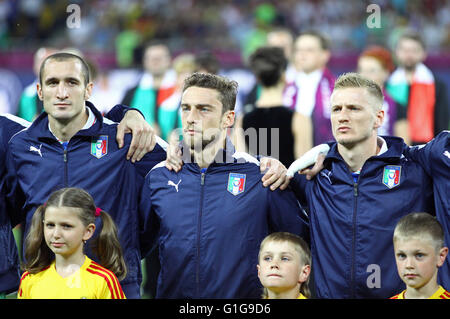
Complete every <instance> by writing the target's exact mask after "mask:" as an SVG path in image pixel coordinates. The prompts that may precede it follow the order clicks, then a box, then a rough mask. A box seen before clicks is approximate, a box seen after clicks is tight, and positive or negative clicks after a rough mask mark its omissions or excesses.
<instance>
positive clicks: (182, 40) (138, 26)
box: [0, 0, 450, 114]
mask: <svg viewBox="0 0 450 319" xmlns="http://www.w3.org/2000/svg"><path fill="white" fill-rule="evenodd" d="M70 4H76V5H78V6H79V8H80V13H81V20H80V27H78V28H69V27H68V18H69V17H70V15H71V14H72V12H71V11H69V12H68V6H69V5H70ZM370 4H377V5H378V6H379V8H380V9H381V10H380V17H381V23H380V27H379V28H369V27H368V26H367V18H368V17H369V15H370V14H371V13H372V12H368V11H367V7H368V6H369V5H370ZM279 27H282V28H286V29H288V30H290V31H291V32H292V34H293V35H294V37H295V36H296V35H297V34H299V33H300V32H303V31H305V30H310V29H313V30H317V31H319V32H321V33H323V34H325V35H326V36H327V37H328V38H329V39H330V40H331V42H330V51H331V58H330V60H329V63H328V68H329V69H330V70H331V71H332V72H333V73H334V74H335V75H339V74H341V73H342V72H348V71H354V70H356V67H357V58H358V56H359V54H360V53H361V52H362V51H363V50H364V49H365V48H367V47H368V46H370V45H373V44H377V45H381V46H384V47H385V48H387V49H389V50H392V49H393V48H394V45H395V42H396V40H397V39H398V36H399V35H400V34H401V32H403V31H404V30H406V29H414V30H417V31H419V32H420V34H421V35H422V37H423V39H424V41H425V44H426V48H427V53H428V55H427V59H426V65H427V66H428V67H429V68H430V69H431V70H432V71H433V72H434V73H435V74H436V75H438V76H439V77H440V78H441V79H442V80H443V81H444V83H446V85H447V87H450V1H448V0H370V1H365V0H345V1H343V0H276V1H275V0H272V1H260V0H221V1H206V0H127V1H122V0H89V1H87V0H70V1H69V0H0V75H1V77H0V105H1V106H0V112H10V113H14V114H17V113H18V112H19V110H18V105H19V101H20V96H21V94H22V92H23V91H24V90H25V89H26V88H27V86H29V85H30V84H32V83H33V81H35V78H36V74H35V73H36V71H33V59H34V55H35V53H36V52H37V50H38V49H39V48H42V47H47V48H48V47H50V48H57V49H62V48H72V49H76V50H78V52H81V54H83V55H84V57H86V59H88V60H89V62H90V63H91V65H92V68H93V73H94V76H95V79H96V84H97V86H101V87H102V88H103V94H100V95H98V97H99V98H101V99H103V100H102V102H100V104H101V105H98V107H99V108H100V109H101V110H102V111H106V110H107V109H108V108H110V107H112V106H113V104H115V103H119V102H121V101H123V99H124V97H125V95H126V93H127V90H129V89H130V88H133V87H134V86H136V85H137V83H138V82H139V80H140V78H141V75H142V70H143V65H142V61H143V53H144V48H145V46H146V45H147V44H148V43H151V42H152V41H159V42H161V43H164V44H165V45H167V47H168V48H169V49H170V59H171V61H173V59H174V58H176V57H177V56H179V55H181V54H183V53H190V54H194V55H197V56H198V55H199V54H204V53H205V52H208V53H210V54H212V56H213V57H214V58H215V59H217V64H218V68H219V71H218V72H219V73H221V74H225V75H228V76H230V77H232V78H234V79H236V80H237V81H238V82H239V85H240V91H239V99H238V102H237V107H238V111H239V110H241V109H242V104H244V103H245V100H246V96H247V95H248V94H249V93H250V91H251V89H252V88H253V87H254V83H255V78H254V76H253V74H252V73H251V72H250V70H249V68H248V57H249V55H250V54H251V53H252V52H253V51H254V50H255V49H256V48H258V47H260V46H262V45H264V44H265V43H266V41H267V34H268V32H270V31H271V30H274V29H275V28H279ZM394 58H395V57H394ZM97 101H98V100H97ZM97 103H98V102H97Z"/></svg>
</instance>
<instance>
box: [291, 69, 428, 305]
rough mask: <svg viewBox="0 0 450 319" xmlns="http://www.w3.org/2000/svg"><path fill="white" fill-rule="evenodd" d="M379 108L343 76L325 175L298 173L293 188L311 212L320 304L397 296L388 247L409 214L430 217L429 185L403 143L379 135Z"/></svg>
mask: <svg viewBox="0 0 450 319" xmlns="http://www.w3.org/2000/svg"><path fill="white" fill-rule="evenodd" d="M382 104H383V94H382V91H381V89H380V88H379V86H378V85H377V84H375V83H374V82H373V81H370V80H368V79H365V78H364V77H362V76H360V75H358V74H355V73H348V74H344V75H341V76H340V77H339V78H338V80H337V81H336V83H335V87H334V90H333V94H332V96H331V125H332V130H333V136H334V138H335V139H336V142H333V143H330V144H329V145H331V146H330V150H329V152H328V155H327V156H326V158H325V160H324V163H323V166H324V168H323V169H322V170H321V171H320V173H319V174H317V175H316V176H315V177H314V178H313V179H312V180H311V181H307V179H306V178H305V176H303V175H299V174H296V175H295V176H294V179H293V180H292V182H291V186H292V187H293V189H294V192H295V193H296V194H297V198H298V199H300V201H301V202H302V204H304V205H305V206H307V207H308V215H309V218H310V232H311V246H312V256H313V265H314V276H313V277H314V282H315V287H316V297H318V298H389V297H390V296H391V295H393V294H396V293H398V292H400V291H401V289H402V283H401V281H400V279H399V278H397V277H398V276H397V273H396V264H395V258H394V252H393V246H392V243H391V241H392V234H393V231H394V228H395V225H396V223H397V221H398V220H399V219H400V218H401V217H403V216H405V215H406V214H409V213H411V212H415V211H427V212H430V213H433V214H434V205H433V193H432V184H431V180H430V178H429V176H428V175H427V173H426V172H425V171H424V169H423V168H422V167H421V166H420V165H419V163H417V162H414V161H411V160H408V159H407V158H406V157H405V156H404V155H403V149H404V146H405V144H404V143H403V140H402V139H400V138H396V137H380V136H377V129H378V128H379V127H380V126H381V124H382V121H383V118H384V113H383V111H382V108H381V106H382ZM305 156H306V154H305ZM294 163H295V162H294ZM293 165H294V164H293ZM296 170H297V169H295V170H294V171H296ZM290 171H291V168H289V172H290Z"/></svg>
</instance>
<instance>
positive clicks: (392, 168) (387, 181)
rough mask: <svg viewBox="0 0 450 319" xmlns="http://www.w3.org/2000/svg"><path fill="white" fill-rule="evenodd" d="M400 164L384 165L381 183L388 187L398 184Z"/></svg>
mask: <svg viewBox="0 0 450 319" xmlns="http://www.w3.org/2000/svg"><path fill="white" fill-rule="evenodd" d="M401 172H402V167H401V166H396V165H387V166H385V167H384V172H383V184H384V185H386V186H387V187H389V188H393V187H395V186H398V185H400V176H401Z"/></svg>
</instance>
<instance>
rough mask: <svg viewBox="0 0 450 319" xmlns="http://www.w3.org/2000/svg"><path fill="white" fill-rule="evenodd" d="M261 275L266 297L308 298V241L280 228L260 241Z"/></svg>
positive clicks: (309, 262)
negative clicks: (280, 230)
mask: <svg viewBox="0 0 450 319" xmlns="http://www.w3.org/2000/svg"><path fill="white" fill-rule="evenodd" d="M258 261H259V264H258V265H257V268H258V278H259V280H260V281H261V284H262V285H263V286H264V294H263V298H268V299H307V298H309V297H310V292H309V288H308V280H309V274H310V272H311V254H310V250H309V247H308V245H307V244H306V243H305V241H304V240H303V239H302V238H300V237H299V236H297V235H294V234H291V233H286V232H277V233H272V234H270V235H269V236H267V237H266V238H264V240H263V241H262V242H261V246H260V250H259V256H258Z"/></svg>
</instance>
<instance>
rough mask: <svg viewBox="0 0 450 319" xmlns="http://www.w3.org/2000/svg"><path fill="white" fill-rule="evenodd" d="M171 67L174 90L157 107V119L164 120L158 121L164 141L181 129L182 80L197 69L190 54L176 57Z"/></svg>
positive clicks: (193, 57)
mask: <svg viewBox="0 0 450 319" xmlns="http://www.w3.org/2000/svg"><path fill="white" fill-rule="evenodd" d="M172 66H173V69H174V70H175V72H176V82H175V90H174V91H173V93H172V94H171V95H170V96H169V97H168V98H167V99H165V100H164V101H163V102H162V103H161V105H160V106H159V108H160V110H159V117H161V118H164V121H160V129H161V137H162V138H163V139H164V140H166V141H168V138H169V135H170V133H171V132H172V131H173V129H175V128H177V127H181V115H180V103H181V93H182V89H183V83H184V79H186V78H187V77H188V76H189V75H190V74H192V73H194V72H195V70H196V69H197V65H196V63H195V56H194V55H193V54H190V53H182V54H180V55H178V56H177V57H176V58H175V59H174V60H173V62H172Z"/></svg>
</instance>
